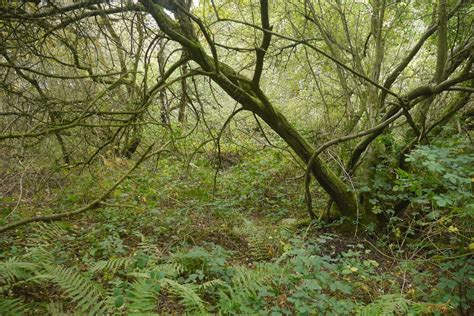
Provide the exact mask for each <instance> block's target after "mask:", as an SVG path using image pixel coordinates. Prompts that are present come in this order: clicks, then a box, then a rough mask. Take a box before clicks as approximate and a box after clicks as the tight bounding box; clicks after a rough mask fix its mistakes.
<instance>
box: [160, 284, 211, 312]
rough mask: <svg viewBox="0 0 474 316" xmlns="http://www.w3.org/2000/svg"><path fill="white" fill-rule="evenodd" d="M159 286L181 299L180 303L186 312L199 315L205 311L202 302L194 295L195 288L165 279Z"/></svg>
mask: <svg viewBox="0 0 474 316" xmlns="http://www.w3.org/2000/svg"><path fill="white" fill-rule="evenodd" d="M161 284H162V286H163V287H164V288H166V289H167V290H168V291H169V292H170V293H171V294H173V295H175V296H177V297H179V298H181V303H182V304H183V305H184V306H185V307H186V308H187V310H189V311H192V312H200V313H204V312H205V311H206V307H205V306H204V302H203V300H202V299H201V298H200V297H199V295H198V294H197V293H196V290H195V286H193V285H191V284H180V283H178V282H176V281H174V280H171V279H167V278H164V279H162V280H161Z"/></svg>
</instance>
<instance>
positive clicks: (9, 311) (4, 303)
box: [0, 298, 28, 315]
mask: <svg viewBox="0 0 474 316" xmlns="http://www.w3.org/2000/svg"><path fill="white" fill-rule="evenodd" d="M27 310H28V306H27V305H26V304H25V303H24V302H23V301H22V300H20V299H18V298H15V299H4V298H2V299H0V315H23V314H25V313H26V311H27Z"/></svg>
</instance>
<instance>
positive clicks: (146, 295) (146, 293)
mask: <svg viewBox="0 0 474 316" xmlns="http://www.w3.org/2000/svg"><path fill="white" fill-rule="evenodd" d="M159 291H160V287H159V285H158V284H157V283H155V282H153V280H145V279H141V280H137V281H135V282H133V283H132V287H131V289H130V290H128V291H127V302H126V306H127V310H128V312H129V313H150V312H153V311H154V310H156V306H157V303H158V302H157V300H158V295H159Z"/></svg>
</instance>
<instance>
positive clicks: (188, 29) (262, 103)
mask: <svg viewBox="0 0 474 316" xmlns="http://www.w3.org/2000/svg"><path fill="white" fill-rule="evenodd" d="M140 2H141V3H142V4H143V5H144V6H145V8H146V10H147V11H148V12H149V13H150V14H151V15H152V16H153V18H154V19H155V21H156V22H157V24H158V25H159V27H160V29H161V31H163V32H164V33H165V34H166V35H168V36H169V37H170V38H172V39H173V40H175V41H177V42H179V43H180V44H181V45H182V46H183V48H184V49H185V50H186V53H187V54H188V56H189V58H190V59H192V60H193V61H195V62H196V63H197V64H199V66H200V67H201V68H202V70H203V71H204V72H205V74H206V75H207V76H209V77H210V78H211V79H212V80H213V81H214V82H215V83H216V84H218V85H219V86H220V87H221V88H222V89H223V90H224V91H226V92H227V94H228V95H229V96H230V97H232V98H233V99H234V100H236V101H237V102H239V103H240V104H241V105H242V107H243V108H244V109H245V110H248V111H251V112H253V113H255V114H256V115H257V116H259V117H260V118H262V119H263V120H264V121H265V122H266V123H267V124H268V126H270V128H271V129H272V130H274V131H275V132H276V133H277V134H278V135H279V136H280V137H281V138H282V139H283V140H284V141H285V142H286V143H287V144H288V145H289V146H290V147H291V148H292V150H293V151H294V152H295V153H296V154H297V155H298V157H299V158H300V159H301V160H302V161H303V162H305V163H307V162H308V161H309V159H310V158H311V156H312V154H313V152H314V148H312V146H311V145H310V144H309V143H308V142H307V141H306V140H305V139H304V138H303V137H302V136H301V135H300V134H299V133H298V131H297V130H296V129H295V128H294V127H293V126H292V125H291V124H290V123H289V122H288V120H287V119H286V118H285V116H284V115H283V114H282V113H280V112H279V111H278V110H277V109H276V108H275V107H274V106H273V105H272V103H271V102H270V101H269V100H268V98H267V97H266V95H265V94H264V93H263V91H262V90H261V89H260V87H259V84H258V82H256V81H255V77H254V80H251V79H249V78H246V77H244V76H241V75H239V74H237V72H236V71H235V70H234V69H232V68H231V67H229V66H228V65H226V64H224V63H222V62H219V61H218V60H217V56H216V54H215V53H214V54H213V56H210V55H208V54H207V53H206V50H205V49H204V48H203V47H202V45H201V43H200V42H199V40H198V39H197V36H196V35H195V31H194V29H193V25H192V21H191V19H190V18H189V16H188V15H186V14H185V13H183V12H182V11H181V9H179V10H176V11H175V12H176V17H177V18H178V21H179V23H177V22H176V21H175V20H173V19H171V18H170V16H169V15H167V14H166V13H165V12H164V8H166V9H173V7H170V6H168V5H167V3H165V2H160V1H157V2H154V1H152V0H141V1H140ZM178 5H179V1H178ZM185 7H186V6H185V5H184V3H183V5H182V8H185ZM208 44H209V46H210V47H211V51H213V49H214V52H215V47H212V45H213V43H212V42H211V41H208ZM311 171H312V173H313V175H314V177H315V178H316V180H317V181H318V182H319V184H320V185H321V186H322V188H323V189H324V190H325V191H326V192H327V193H328V194H329V196H330V197H331V199H332V200H333V201H334V202H335V204H336V205H337V208H338V210H339V212H340V214H341V215H343V216H347V217H349V218H352V219H355V218H356V217H357V216H363V212H362V210H360V209H359V206H358V203H357V196H356V194H355V193H354V192H352V191H351V190H350V188H349V186H348V185H347V184H345V183H344V182H343V181H342V180H341V179H340V178H339V177H337V176H336V175H335V174H334V173H333V172H332V171H331V170H330V169H329V168H328V167H327V166H326V165H325V164H324V162H323V161H322V160H320V159H316V161H315V162H314V163H313V165H312V170H311Z"/></svg>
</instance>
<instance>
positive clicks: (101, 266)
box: [91, 258, 133, 274]
mask: <svg viewBox="0 0 474 316" xmlns="http://www.w3.org/2000/svg"><path fill="white" fill-rule="evenodd" d="M132 263H133V259H131V258H112V259H109V260H101V261H98V262H96V263H95V264H94V266H93V267H92V269H91V270H92V272H94V273H98V272H111V273H114V274H115V273H117V271H118V270H119V269H121V268H127V267H128V266H130V265H132Z"/></svg>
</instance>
